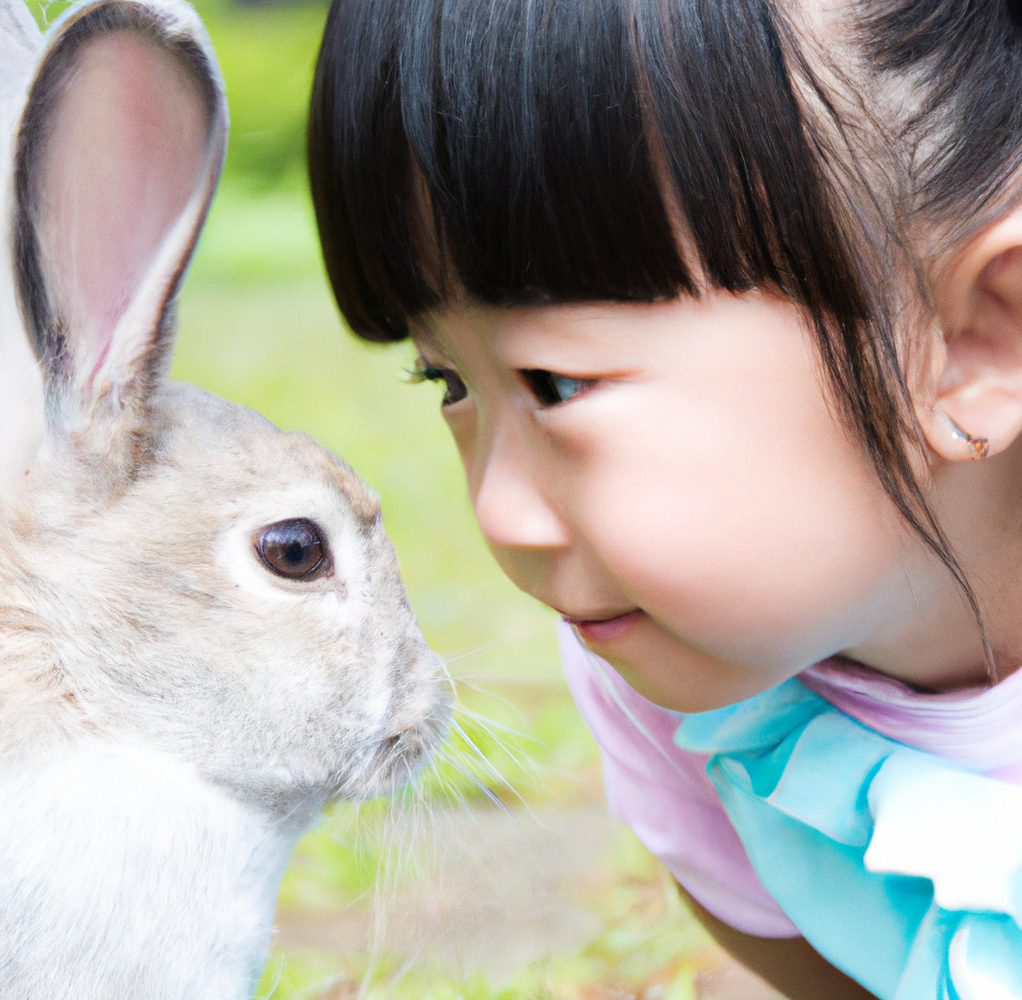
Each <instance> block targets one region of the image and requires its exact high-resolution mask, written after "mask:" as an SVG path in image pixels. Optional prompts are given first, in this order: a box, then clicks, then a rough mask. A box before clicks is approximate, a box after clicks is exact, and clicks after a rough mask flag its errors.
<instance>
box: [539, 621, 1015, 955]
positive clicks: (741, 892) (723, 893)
mask: <svg viewBox="0 0 1022 1000" xmlns="http://www.w3.org/2000/svg"><path fill="white" fill-rule="evenodd" d="M558 635H559V639H560V643H561V655H562V658H563V661H564V672H565V676H566V678H567V681H568V686H569V687H570V688H571V693H572V695H573V696H574V698H575V701H576V703H577V704H578V708H579V711H580V712H581V713H582V716H583V718H584V719H585V720H586V722H587V724H588V725H589V728H590V729H591V730H592V732H593V735H594V736H595V737H596V740H597V742H598V743H599V745H600V750H601V754H602V758H603V773H604V782H605V785H606V792H607V800H608V802H609V803H610V807H611V810H612V811H613V813H614V814H615V815H616V816H618V817H619V818H620V819H622V820H623V821H624V822H625V823H627V824H628V826H630V827H631V828H632V830H633V831H634V832H635V834H636V836H637V837H638V838H639V840H640V841H641V842H642V843H643V844H644V845H645V847H646V848H647V849H648V850H649V851H650V852H651V853H652V854H654V855H656V856H657V857H658V858H660V860H661V861H662V862H663V863H664V864H665V865H666V866H667V868H668V870H669V871H670V872H671V874H672V875H674V877H675V878H676V879H677V880H678V882H680V883H681V885H682V886H684V887H685V889H686V890H687V891H688V892H689V893H690V894H691V895H692V896H693V897H694V898H695V899H696V900H698V901H699V902H700V903H701V904H702V905H703V906H705V907H706V909H707V910H709V911H710V912H711V913H713V914H714V915H715V916H717V917H718V918H719V919H721V920H723V921H725V922H726V923H728V924H730V925H731V926H732V927H735V928H736V929H738V930H740V931H744V932H746V933H748V934H756V935H759V936H761V937H796V936H797V935H798V933H799V932H798V930H797V929H796V928H795V925H794V924H792V922H791V921H790V920H789V919H788V918H787V917H786V916H785V915H784V913H783V912H782V910H781V908H780V907H779V906H778V905H777V903H776V902H775V901H774V899H773V897H772V896H771V895H770V894H769V893H768V892H767V891H766V889H765V888H764V887H763V885H762V883H761V882H760V881H759V879H758V878H757V876H756V873H755V872H754V871H753V869H752V865H751V864H750V862H749V859H748V856H747V855H746V853H745V849H744V848H743V847H742V844H741V841H740V840H739V839H738V835H737V834H736V833H735V830H734V828H733V827H732V826H731V822H730V820H729V819H728V818H727V815H726V814H725V812H724V809H723V807H722V806H721V804H720V800H719V799H718V797H717V792H716V789H715V788H714V787H713V784H712V782H711V781H710V779H709V777H708V775H707V774H706V759H707V758H706V756H704V755H702V754H696V753H692V752H691V751H686V750H682V749H680V748H679V747H677V746H676V745H675V743H674V733H675V730H676V729H677V728H678V723H679V721H680V719H681V716H680V715H679V714H678V713H676V712H672V711H670V710H669V709H665V708H660V707H659V706H658V705H654V704H653V703H652V702H649V701H647V700H646V699H645V698H643V697H642V695H640V694H638V693H637V692H635V691H634V690H633V689H632V688H631V687H629V686H628V685H627V684H626V683H625V682H624V681H623V680H622V679H621V677H620V676H618V674H617V673H616V672H615V671H614V669H613V667H611V666H610V665H609V664H608V663H606V662H605V661H604V660H602V659H601V658H600V657H598V656H596V655H595V654H593V653H590V652H589V651H588V650H587V649H586V648H585V647H584V646H583V645H582V644H581V643H580V642H579V641H578V639H577V638H576V637H575V634H574V632H572V630H571V628H570V626H568V625H566V624H564V623H563V622H562V623H561V624H560V626H559V633H558ZM799 679H800V680H801V681H802V682H803V683H804V684H805V685H806V687H808V688H809V689H810V690H812V691H814V692H815V693H816V694H818V695H820V697H822V698H825V699H826V700H827V701H829V702H830V703H831V704H832V705H834V706H835V707H836V708H838V709H840V710H841V711H842V712H844V713H846V714H847V715H850V716H851V717H852V718H854V719H857V720H858V721H859V722H861V723H863V724H864V725H866V726H869V727H870V728H871V729H874V730H876V731H877V732H879V733H882V734H883V735H885V736H889V737H891V738H892V739H896V740H899V741H900V742H902V743H905V744H907V745H909V746H913V747H917V748H919V749H921V750H927V751H930V752H932V753H936V754H939V755H940V756H942V757H945V758H947V759H948V760H951V761H954V762H955V763H958V764H961V765H963V766H965V767H968V768H970V769H973V770H976V771H979V772H980V773H983V774H987V775H990V776H992V777H996V778H1001V779H1002V780H1005V781H1010V782H1012V783H1013V784H1022V670H1018V671H1016V672H1015V673H1013V674H1011V675H1010V676H1009V677H1007V678H1006V679H1005V680H1004V681H1002V682H1001V683H1000V684H998V685H996V686H995V687H992V688H982V689H975V690H970V691H958V692H953V693H950V694H938V695H934V694H919V693H917V692H914V691H912V690H911V689H909V688H907V687H906V686H905V685H903V684H901V683H899V682H898V681H895V680H891V679H890V678H887V677H884V676H883V675H881V674H877V673H876V672H874V671H871V670H868V669H866V668H862V667H855V666H854V665H850V664H847V663H838V662H833V661H825V662H823V663H820V664H817V665H816V666H814V667H811V668H810V669H809V670H807V671H804V672H803V673H802V674H801V675H800V677H799Z"/></svg>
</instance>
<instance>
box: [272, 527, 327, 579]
mask: <svg viewBox="0 0 1022 1000" xmlns="http://www.w3.org/2000/svg"><path fill="white" fill-rule="evenodd" d="M256 551H257V552H258V553H259V558H260V559H262V561H263V562H264V563H265V564H266V566H267V567H268V568H269V569H270V570H272V571H273V572H274V573H276V574H277V576H284V577H287V578H288V579H289V580H313V579H315V578H316V577H318V576H321V575H322V574H323V571H324V570H325V569H326V568H327V566H328V558H327V547H326V542H325V541H324V539H323V533H322V532H321V531H320V529H319V526H318V525H317V524H316V523H315V522H314V521H310V520H308V519H307V518H304V517H297V518H294V519H293V520H290V521H278V522H277V523H276V524H271V525H270V526H269V527H268V528H264V529H263V532H262V534H261V535H260V536H259V538H258V539H257V540H256Z"/></svg>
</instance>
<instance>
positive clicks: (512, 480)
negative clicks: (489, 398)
mask: <svg viewBox="0 0 1022 1000" xmlns="http://www.w3.org/2000/svg"><path fill="white" fill-rule="evenodd" d="M523 444H524V443H523V442H516V441H515V440H513V439H509V436H506V435H505V436H502V437H501V438H498V439H497V440H495V441H494V442H493V446H492V447H491V448H490V450H489V451H488V453H487V454H485V455H478V456H477V460H481V465H480V467H479V469H480V471H479V477H478V478H477V479H476V482H475V489H474V491H473V505H474V507H475V513H476V519H477V520H478V522H479V527H480V529H481V530H482V533H483V535H484V536H485V538H486V540H487V541H488V542H489V543H490V545H491V546H498V547H501V548H511V549H554V548H564V547H565V546H567V545H568V544H569V541H570V533H569V531H568V528H567V525H566V524H565V523H564V521H563V519H562V517H561V515H560V514H559V513H558V512H557V510H556V509H555V508H554V506H553V505H552V504H551V503H550V501H549V499H548V497H547V494H546V492H545V490H544V488H543V479H545V480H546V482H547V483H548V484H549V483H550V476H543V477H542V478H541V476H542V470H540V469H537V468H535V467H534V466H535V463H534V462H532V461H530V460H529V459H530V456H529V454H528V451H527V449H526V448H524V447H523ZM550 471H552V470H550Z"/></svg>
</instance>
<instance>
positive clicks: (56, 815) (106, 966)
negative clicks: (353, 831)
mask: <svg viewBox="0 0 1022 1000" xmlns="http://www.w3.org/2000/svg"><path fill="white" fill-rule="evenodd" d="M26 17H27V15H26V14H25V10H24V8H23V7H22V0H0V31H5V32H7V35H6V36H4V37H3V38H0V58H3V57H4V56H5V54H6V53H8V52H13V53H14V56H13V57H11V58H10V59H8V60H7V62H6V63H0V124H4V125H5V128H6V127H7V125H9V126H10V130H15V129H16V130H15V131H13V142H12V136H11V135H10V134H6V133H5V134H4V135H3V136H2V137H0V143H3V144H4V145H5V146H6V148H8V150H10V149H12V148H13V150H14V156H13V160H14V166H13V169H12V170H11V172H10V174H11V177H10V184H9V191H8V195H9V196H8V203H9V206H10V212H9V215H10V223H9V226H8V227H7V229H6V232H7V233H8V234H9V239H10V241H11V242H10V249H11V256H12V260H13V261H14V263H13V264H12V267H11V269H10V273H9V274H8V273H7V272H6V269H0V323H2V325H0V362H2V363H3V365H4V366H5V367H4V369H3V371H4V372H5V378H7V377H8V374H10V382H9V383H7V384H8V386H9V387H10V389H9V391H6V390H5V393H4V394H0V420H4V421H5V422H4V423H3V424H0V428H2V429H0V436H3V437H4V438H5V441H4V446H3V450H0V996H2V997H3V998H4V1000H92V998H95V1000H99V998H103V1000H114V998H122V997H123V998H128V997H131V998H132V1000H149V998H153V1000H156V998H160V1000H164V998H166V1000H171V998H174V1000H235V998H238V1000H241V998H246V997H249V996H250V995H251V992H252V989H253V987H254V983H255V980H256V977H257V976H258V973H259V970H260V966H261V964H262V961H263V958H264V953H265V949H266V945H267V941H268V937H269V933H270V921H271V919H272V914H273V907H274V901H275V896H276V891H277V886H278V884H279V879H280V875H281V871H282V869H283V865H284V863H285V861H286V858H287V855H288V852H289V851H290V848H291V846H292V845H293V843H294V841H295V839H296V838H297V837H298V836H299V835H300V834H301V832H302V831H303V830H305V829H307V827H308V826H309V824H310V823H311V822H312V821H313V820H314V819H315V817H316V815H317V814H318V811H319V809H320V807H321V806H322V805H323V803H324V802H325V801H326V800H327V799H329V798H332V797H337V796H348V797H357V798H362V797H367V796H371V795H377V794H381V793H385V792H386V791H388V790H389V789H391V788H393V787H394V786H395V785H396V784H400V783H403V782H404V781H405V780H407V778H408V777H409V776H410V775H411V774H412V773H413V772H414V770H415V769H416V768H417V767H418V766H419V764H420V763H421V762H422V760H423V759H424V758H425V756H426V755H428V753H429V751H430V749H431V748H432V747H433V746H434V745H435V744H436V743H437V741H438V740H439V738H440V736H441V734H442V732H443V730H444V728H445V726H446V719H447V714H448V696H447V693H446V689H445V686H444V685H443V684H442V683H441V677H442V672H441V669H440V664H439V661H438V660H437V659H436V657H435V656H434V655H433V654H432V653H430V651H429V650H428V648H427V647H426V645H425V643H424V641H423V639H422V636H421V634H420V632H419V630H418V627H417V625H416V623H415V620H414V618H413V616H412V613H411V611H410V610H409V607H408V604H407V601H406V599H405V596H404V590H403V587H402V584H401V579H400V575H399V572H398V567H397V562H396V559H395V556H394V553H393V550H392V548H391V545H390V542H389V540H388V539H387V537H386V535H385V534H384V531H383V527H382V524H381V521H380V516H379V504H378V501H377V499H376V497H375V495H374V494H373V493H372V492H371V491H370V490H369V489H368V488H367V487H366V486H365V485H364V484H363V483H362V482H361V481H360V480H359V479H358V477H357V476H356V475H355V473H354V472H353V471H352V470H351V469H350V468H349V467H348V466H347V465H345V464H344V463H343V462H341V461H340V460H339V459H337V458H336V457H334V456H333V455H332V454H330V453H329V452H327V451H326V450H325V449H323V448H321V447H320V446H319V445H317V444H316V443H315V442H313V441H312V440H311V439H309V438H308V437H306V436H304V435H302V434H294V433H291V434H288V433H284V432H281V431H279V430H277V429H276V428H275V427H273V426H272V425H271V424H269V423H268V422H267V421H265V420H264V419H263V418H262V417H260V416H258V415H256V414H254V413H252V412H250V411H248V410H245V409H243V408H241V407H238V406H234V405H232V404H229V403H226V402H224V401H223V400H220V399H217V398H215V397H212V396H210V395H208V394H206V393H204V392H201V391H200V390H198V389H195V388H193V387H191V386H186V385H181V384H176V383H172V382H170V381H169V380H167V378H166V369H167V366H168V364H169V358H170V351H171V348H172V340H173V299H174V295H175V293H176V290H177V287H178V285H179V284H180V279H181V276H182V274H183V271H184V268H185V267H186V265H187V262H188V259H189V258H190V256H191V251H192V248H193V246H194V242H195V239H196V237H197V233H198V230H199V228H200V226H201V222H202V219H203V218H204V216H205V213H206V209H207V206H208V203H209V199H210V197H211V195H212V191H213V187H214V185H215V180H216V177H217V174H218V172H219V167H220V163H221V161H222V157H223V150H224V141H225V132H226V109H225V107H224V101H223V90H222V86H221V83H220V79H219V76H218V74H217V70H216V67H215V62H214V61H213V57H212V55H211V52H210V49H209V46H208V43H207V42H206V40H205V35H204V33H203V31H202V28H201V25H200V24H199V22H198V21H197V19H196V18H195V15H194V14H193V13H192V12H191V10H190V8H187V7H186V6H184V5H183V4H180V3H178V2H177V0H158V2H155V3H138V2H130V0H99V2H91V3H89V4H86V5H84V6H82V7H79V8H75V9H73V10H72V11H71V12H70V13H69V14H68V15H66V16H65V18H64V19H63V20H62V21H61V22H59V23H58V24H57V26H56V27H55V28H54V29H52V30H51V32H50V34H49V35H48V36H47V40H46V43H45V45H42V44H41V43H39V42H38V41H37V39H36V37H35V36H34V35H33V32H34V26H33V25H32V24H31V19H30V18H28V19H27V20H26ZM11 25H14V26H15V27H14V28H11ZM19 32H20V35H19V34H18V33H19ZM30 79H31V80H32V82H31V86H30V87H28V89H27V92H26V87H27V86H28V82H29V80H30ZM26 93H27V96H26ZM22 104H24V110H23V112H22V113H21V117H20V121H19V122H18V124H17V125H16V126H15V124H14V119H15V118H16V114H12V113H11V110H10V109H11V107H12V106H13V107H15V108H16V109H20V108H21V105H22ZM15 290H16V292H17V295H16V296H15ZM8 292H9V293H10V294H9V296H8V299H9V300H5V299H4V295H7V293H8ZM15 298H16V300H17V301H15ZM19 305H20V309H19ZM25 345H31V348H32V350H31V351H27V350H26V349H25ZM27 411H31V412H27ZM44 411H45V429H44V421H43V417H42V414H43V412H44ZM293 519H303V523H314V524H315V525H316V526H318V528H317V530H318V531H319V533H320V535H321V537H322V538H323V539H324V540H325V544H326V548H327V549H328V552H329V554H328V559H327V561H326V563H324V564H323V565H324V566H325V567H326V569H321V570H317V571H316V572H315V573H314V574H313V575H311V576H309V577H307V578H306V577H302V578H292V577H290V576H286V575H284V576H282V575H279V574H278V573H277V572H274V571H272V567H271V565H270V562H268V561H264V559H263V558H262V557H261V555H260V549H259V545H260V544H261V541H260V539H262V538H264V537H265V535H264V534H263V533H264V529H266V527H267V526H270V525H274V524H276V523H278V522H285V521H286V522H290V521H292V520H293Z"/></svg>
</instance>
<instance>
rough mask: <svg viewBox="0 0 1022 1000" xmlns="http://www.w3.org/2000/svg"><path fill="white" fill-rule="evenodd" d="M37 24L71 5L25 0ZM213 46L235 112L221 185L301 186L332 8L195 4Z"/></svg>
mask: <svg viewBox="0 0 1022 1000" xmlns="http://www.w3.org/2000/svg"><path fill="white" fill-rule="evenodd" d="M27 2H28V6H29V9H30V10H31V11H32V13H33V15H34V16H35V18H36V21H37V22H38V23H39V25H40V27H43V28H45V27H46V26H47V25H49V24H52V23H54V21H56V20H57V18H59V17H60V15H61V14H63V12H64V11H65V10H66V9H67V8H68V7H69V6H70V3H69V2H68V0H52V2H46V0H27ZM193 6H194V7H195V8H196V9H197V10H198V12H199V14H200V15H201V16H202V19H203V21H204V22H205V25H206V29H207V31H208V32H209V36H210V40H211V41H212V43H213V47H214V48H215V49H216V54H217V58H218V60H219V62H220V68H221V70H222V72H223V76H224V83H225V84H226V88H227V101H228V104H229V105H230V109H231V141H230V147H229V149H228V152H227V164H226V166H225V168H224V180H225V181H226V182H227V183H228V184H239V185H241V186H243V187H245V188H246V189H248V190H250V191H253V192H261V191H265V190H266V189H268V188H271V187H274V186H278V185H281V184H285V185H290V186H292V187H297V186H299V185H300V184H301V178H302V174H303V172H304V169H305V121H306V117H307V113H308V103H309V89H310V85H311V81H312V72H313V69H314V67H315V62H316V53H317V52H318V50H319V40H320V37H321V36H322V33H323V23H324V21H325V20H326V12H327V4H326V3H325V2H321V0H302V2H293V3H286V4H278V3H249V4H241V3H237V2H235V0H196V2H195V3H194V4H193Z"/></svg>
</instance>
